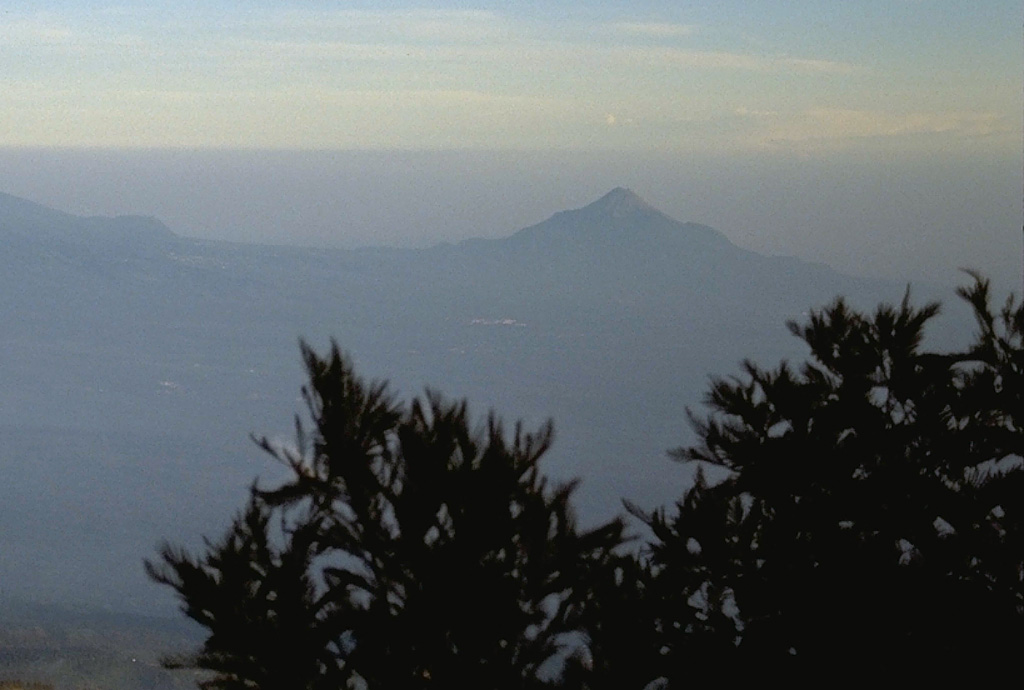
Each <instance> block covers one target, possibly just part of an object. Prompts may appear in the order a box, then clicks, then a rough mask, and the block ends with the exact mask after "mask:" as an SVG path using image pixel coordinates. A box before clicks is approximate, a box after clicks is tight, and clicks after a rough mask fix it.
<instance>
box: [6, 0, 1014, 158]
mask: <svg viewBox="0 0 1024 690" xmlns="http://www.w3.org/2000/svg"><path fill="white" fill-rule="evenodd" d="M506 4H507V3H497V2H484V3H457V2H448V3H345V4H344V8H345V9H337V7H338V6H339V3H329V2H290V3H289V2H275V3H270V2H230V3H228V2H219V3H217V2H193V3H183V2H173V3H172V2H149V3H137V2H136V3H133V2H122V3H104V2H84V3H83V2H76V3H70V2H40V3H26V4H24V5H19V8H18V9H13V10H7V11H4V12H3V13H2V14H0V93H3V96H2V97H0V123H4V126H3V127H2V129H0V146H3V145H6V146H12V145H13V146H66V147H79V146H89V147H94V146H101V147H218V148H302V149H323V148H357V149H396V148H397V149H452V148H471V149H480V148H483V149H551V148H559V149H568V150H572V149H586V150H593V149H613V150H623V149H625V150H645V149H654V150H664V149H666V148H668V149H672V150H680V151H708V150H719V151H720V150H732V151H743V150H758V149H783V150H796V151H806V152H814V151H821V150H833V149H835V148H844V147H850V146H853V145H856V144H857V142H858V141H860V140H868V139H870V140H876V141H877V140H879V139H884V140H886V141H887V144H886V145H887V146H891V145H898V146H905V147H909V148H912V149H922V148H923V149H929V150H948V149H955V148H957V147H968V148H977V147H981V148H982V149H985V150H998V149H999V148H1002V147H1006V146H1017V147H1019V143H1020V138H1021V123H1020V119H1021V97H1020V92H1021V79H1020V66H1021V38H1020V36H1021V34H1020V30H1021V11H1020V5H1019V3H1018V2H1002V1H994V0H991V1H982V2H977V3H963V2H943V1H939V0H917V1H914V0H886V1H881V0H870V1H858V2H843V3H839V2H820V1H818V2H812V1H790V2H717V3H678V2H672V3H669V2H601V3H588V4H586V5H584V6H580V4H579V3H564V2H546V3H539V2H525V3H508V4H511V5H513V7H512V8H508V7H506ZM26 6H27V8H28V9H25V7H26Z"/></svg>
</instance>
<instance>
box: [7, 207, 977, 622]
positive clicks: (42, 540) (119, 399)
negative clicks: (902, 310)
mask: <svg viewBox="0 0 1024 690" xmlns="http://www.w3.org/2000/svg"><path fill="white" fill-rule="evenodd" d="M0 243H2V245H3V247H4V252H3V253H2V254H0V300H2V301H0V309H2V312H3V318H4V323H5V329H4V332H3V334H2V335H0V356H2V362H0V371H2V372H3V374H2V376H3V385H2V387H0V431H2V434H0V468H2V472H3V475H4V477H5V482H4V484H3V488H2V490H0V491H2V492H3V494H2V495H0V505H2V506H3V508H2V511H3V519H4V539H5V547H4V558H3V560H2V562H0V582H2V583H3V588H4V596H5V597H13V598H18V599H21V598H32V599H35V600H41V601H54V602H58V603H75V604H77V605H89V606H96V605H98V606H103V607H106V608H110V609H112V610H122V611H136V612H161V613H167V612H170V611H171V610H172V607H173V602H172V601H171V600H170V598H169V597H168V596H167V594H166V593H165V592H162V591H158V589H157V588H156V587H155V586H153V585H150V584H149V583H148V582H146V580H145V578H144V575H143V573H142V568H141V560H142V558H144V557H146V556H148V555H149V554H150V553H151V552H152V550H153V549H154V547H155V545H156V544H157V542H159V541H160V540H162V539H172V540H184V541H185V542H187V543H197V542H198V539H199V537H200V535H201V534H216V533H217V532H218V531H219V530H220V529H221V528H222V526H223V525H224V524H226V522H227V521H228V520H229V519H230V517H231V515H232V514H233V512H234V511H235V510H236V509H237V507H238V506H239V505H240V504H241V502H242V500H243V498H244V492H245V488H246V487H247V486H248V485H249V484H250V483H251V482H252V481H253V478H254V477H255V476H257V475H260V476H262V477H264V478H268V477H273V476H275V473H276V472H278V471H279V469H280V468H278V467H276V466H274V465H273V464H272V463H270V462H269V461H268V460H267V459H266V458H265V457H264V456H263V455H262V453H261V452H260V451H259V450H258V449H256V448H255V446H254V445H253V444H252V442H251V441H250V440H249V435H250V434H252V433H255V434H260V435H262V434H266V435H268V436H270V437H272V438H274V439H277V440H280V441H281V442H283V443H290V442H291V440H292V436H293V426H292V422H291V420H292V419H293V415H294V414H295V413H297V412H300V411H301V402H300V400H299V397H298V392H299V387H300V385H301V384H302V383H303V376H302V372H301V367H300V362H299V351H298V339H299V338H300V337H301V338H304V339H306V340H307V341H308V342H310V343H311V344H312V345H313V346H314V347H315V348H318V349H320V350H324V349H326V348H327V346H328V345H329V343H330V340H331V339H332V338H334V339H336V340H337V341H338V343H339V344H340V345H341V346H342V347H343V348H344V349H345V350H347V351H348V352H350V353H351V354H352V355H353V357H354V359H355V362H356V365H357V367H358V369H359V371H360V372H361V373H362V374H363V375H365V376H368V377H386V378H389V379H390V380H391V381H392V382H393V384H394V386H395V388H396V390H398V391H399V392H400V393H401V394H402V395H403V396H413V395H418V394H420V393H422V391H423V389H424V387H425V386H429V387H431V388H433V389H435V390H438V391H440V392H442V393H444V394H445V395H447V396H450V397H467V398H468V399H469V402H470V409H471V410H472V411H474V412H475V414H476V416H477V419H479V421H480V422H481V423H482V422H483V421H484V419H485V415H486V413H487V411H488V410H489V409H493V410H495V411H496V412H497V413H498V414H499V415H500V416H501V417H502V418H503V419H504V420H505V421H506V422H507V423H509V424H511V423H512V422H514V421H515V420H516V419H519V418H523V419H525V420H526V422H527V425H528V426H537V425H539V424H540V423H541V422H543V421H544V420H545V419H547V418H549V417H551V418H554V420H555V423H556V432H557V437H556V444H555V447H554V449H553V451H552V453H551V454H550V457H549V459H548V461H547V466H546V467H547V471H548V472H549V473H550V474H551V475H553V476H554V477H555V478H559V479H569V478H572V477H577V476H579V477H581V478H582V479H583V484H582V487H581V490H580V493H579V507H580V511H581V514H582V518H583V519H584V521H587V520H595V519H598V518H605V517H608V516H610V515H611V514H614V513H616V512H618V511H619V510H620V499H622V498H627V499H630V500H633V501H635V502H637V503H638V504H640V505H642V506H648V507H653V506H655V505H659V504H663V503H668V502H671V501H672V500H674V499H675V498H676V497H677V496H678V495H679V492H680V489H681V488H682V487H683V486H685V485H686V483H687V482H688V481H689V476H688V475H686V474H685V473H683V472H682V471H681V470H680V469H679V468H678V467H677V466H675V465H673V464H672V463H671V462H669V461H668V460H666V457H665V451H666V450H668V449H669V448H672V447H676V446H679V445H681V444H683V443H685V442H687V441H688V440H689V439H690V435H689V429H688V425H687V421H686V413H685V409H686V407H687V406H691V407H694V406H698V405H699V404H700V401H701V397H702V395H703V393H704V390H705V388H706V383H707V380H708V376H709V375H710V374H714V373H718V374H729V373H732V372H734V371H736V367H737V364H738V362H739V361H740V360H741V359H743V358H746V357H749V358H753V359H755V360H757V361H761V362H766V363H771V362H774V361H776V360H777V359H779V358H780V357H783V356H799V355H802V354H803V353H802V352H801V351H800V350H799V348H798V347H797V343H796V341H795V340H794V339H793V338H792V337H791V336H790V334H789V333H788V332H787V330H786V327H785V322H786V320H787V319H793V318H800V317H801V315H803V314H804V313H805V312H806V311H807V309H808V308H810V307H813V306H820V305H822V304H824V303H825V302H827V301H829V300H830V299H832V297H834V296H835V295H839V294H842V295H846V296H847V297H849V298H850V299H851V301H853V302H854V303H855V304H857V305H860V306H863V307H872V306H873V305H875V304H876V303H878V302H879V301H881V300H888V301H896V300H899V299H900V298H901V297H902V294H903V290H904V287H905V286H903V285H900V284H896V283H882V282H878V281H868V280H865V279H858V278H853V277H850V276H847V275H843V274H840V273H837V272H835V271H833V270H832V269H830V268H828V267H826V266H824V265H822V264H810V263H806V262H803V261H800V260H797V259H791V258H779V257H774V258H772V257H765V256H763V255H760V254H757V253H754V252H751V251H748V250H744V249H740V248H738V247H736V246H735V245H734V244H732V243H731V242H730V241H729V240H728V239H727V238H726V237H725V236H724V235H722V234H721V233H720V232H718V231H717V230H715V229H713V228H711V227H708V226H704V225H699V224H695V223H683V222H679V221H677V220H674V219H672V218H670V217H668V216H667V215H665V214H664V213H662V212H661V211H659V210H657V209H656V208H654V207H652V206H651V205H649V204H647V203H646V202H645V201H644V200H643V199H641V198H640V197H639V196H637V195H636V194H635V193H633V192H632V191H630V190H627V189H623V188H616V189H614V190H612V191H611V192H609V193H607V194H605V195H604V196H602V197H601V198H600V199H598V200H596V201H594V202H593V203H590V204H588V205H586V206H584V207H582V208H579V209H575V210H568V211H563V212H559V213H556V214H555V215H554V216H552V217H551V218H549V219H548V220H545V221H543V222H541V223H538V224H536V225H533V226H531V227H527V228H525V229H523V230H520V231H518V232H516V233H514V234H512V235H510V236H508V237H504V238H499V239H476V240H467V241H462V242H458V243H455V244H440V245H436V246H433V247H429V248H425V249H393V248H392V249H388V248H376V249H374V248H368V249H361V250H341V249H320V248H300V247H283V246H266V245H256V244H242V243H227V242H217V241H209V240H198V239H190V238H187V237H182V236H180V235H177V234H175V233H174V232H173V231H172V230H171V229H169V228H168V227H167V226H165V225H164V224H163V223H161V222H160V221H158V220H155V219H152V218H145V217H131V216H126V217H116V218H103V217H88V218H86V217H79V216H73V215H68V214H65V213H63V212H60V211H55V210H52V209H49V208H46V207H43V206H39V205H37V204H34V203H32V202H29V201H26V200H24V199H20V198H16V197H12V196H9V195H2V196H0ZM931 296H932V295H930V294H928V291H927V289H925V290H922V291H920V292H918V293H917V294H916V298H917V299H918V300H922V301H923V300H924V299H926V298H928V297H931ZM947 296H948V295H942V297H947ZM950 306H951V307H952V306H954V305H952V304H951V305H950ZM959 319H960V317H959V316H958V313H957V312H956V310H955V309H953V310H951V314H950V316H949V317H948V318H946V319H944V322H946V325H947V327H949V329H950V330H951V331H952V330H954V329H953V326H954V325H955V324H956V323H963V322H965V321H960V320H959ZM961 335H962V334H961ZM936 337H937V338H939V339H942V338H949V337H952V336H950V335H949V333H947V334H946V335H943V334H941V333H938V334H936Z"/></svg>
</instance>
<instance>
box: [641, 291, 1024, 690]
mask: <svg viewBox="0 0 1024 690" xmlns="http://www.w3.org/2000/svg"><path fill="white" fill-rule="evenodd" d="M974 278H975V282H974V284H973V286H972V287H969V288H964V289H961V290H960V294H961V296H962V297H964V298H965V299H966V300H967V301H968V302H969V303H970V304H971V306H972V307H973V309H974V313H975V316H976V319H977V322H978V326H979V331H978V333H977V336H976V341H975V343H974V344H973V345H972V346H971V347H970V348H968V349H967V350H966V351H964V352H957V353H952V354H936V353H929V352H922V351H921V348H920V346H921V341H922V334H923V329H924V327H925V324H926V323H927V321H928V320H929V319H930V318H932V317H933V316H934V315H935V314H936V313H937V311H938V306H937V305H928V306H925V307H923V308H921V309H915V308H914V307H912V306H911V305H910V303H909V299H907V298H904V300H903V303H902V304H901V305H899V306H898V307H892V306H882V307H879V308H878V310H877V311H876V312H875V313H874V314H873V315H864V314H861V313H858V312H856V311H853V310H851V309H850V308H849V307H848V306H847V305H846V304H845V303H844V302H843V301H842V300H838V301H836V302H835V303H833V304H832V305H831V306H829V307H827V308H826V309H824V310H821V311H814V312H812V313H811V315H810V318H809V320H808V321H807V323H805V324H802V325H797V324H792V323H791V324H790V329H791V331H792V332H793V333H794V334H795V335H797V336H798V337H800V338H802V339H803V340H804V341H805V342H806V343H807V345H808V346H809V347H810V352H811V359H810V361H808V362H807V363H805V364H804V365H803V366H801V367H800V368H799V369H798V370H795V369H794V368H792V367H790V366H788V365H786V364H782V365H781V366H779V367H778V368H776V369H774V370H765V369H762V368H760V367H758V366H756V365H754V364H752V363H750V362H747V363H745V364H744V367H743V370H744V373H743V375H742V376H739V377H735V378H730V379H717V380H714V381H713V383H712V386H711V389H710V392H709V394H708V396H707V403H708V405H709V406H710V408H711V410H712V413H711V414H710V416H708V417H706V418H698V417H695V416H693V415H691V418H692V421H693V423H694V425H695V428H696V431H697V432H698V435H699V437H700V440H701V442H700V444H699V445H697V446H694V447H689V448H683V449H679V450H677V451H674V453H673V454H674V456H675V458H676V459H677V460H679V461H681V462H684V463H696V464H697V465H698V466H699V468H700V469H698V471H697V475H696V476H697V480H696V483H695V485H694V486H693V487H692V488H691V489H690V490H689V491H687V492H686V493H685V494H684V495H683V497H682V498H681V500H680V501H679V502H678V503H677V505H676V506H675V508H674V510H672V511H667V510H664V509H661V510H657V511H655V512H654V513H652V514H646V515H645V514H643V513H641V512H640V511H636V510H635V509H634V512H636V513H638V514H640V515H641V517H642V518H643V519H644V520H645V521H646V522H647V524H648V525H649V526H650V527H651V528H652V530H653V534H654V538H653V541H652V543H651V545H650V553H649V557H650V567H651V571H652V573H653V577H652V578H650V579H649V580H648V582H647V584H646V587H647V590H648V594H647V596H648V597H649V598H651V599H652V600H653V601H655V602H656V606H654V607H653V610H654V614H653V618H652V620H650V621H648V625H649V627H653V628H654V629H656V631H657V640H656V642H655V645H656V647H657V650H658V653H659V656H660V662H659V666H658V668H657V669H655V671H652V673H651V674H649V675H650V677H658V676H661V677H663V678H666V679H668V681H669V685H670V686H671V687H682V686H683V683H684V682H685V681H688V680H692V679H693V677H694V669H695V668H696V667H698V666H699V667H700V668H704V669H707V668H713V669H714V672H716V673H719V674H723V675H728V674H750V673H752V672H763V670H764V669H765V668H766V666H765V664H764V662H770V663H771V664H783V665H786V666H790V667H796V666H799V665H801V664H808V663H814V664H819V663H822V662H828V663H830V664H833V666H832V668H833V670H834V671H835V672H842V671H843V670H844V669H850V668H857V669H861V670H863V669H865V668H882V667H883V666H884V665H885V664H899V665H901V666H904V667H907V666H909V667H911V668H919V669H926V668H931V669H932V670H934V669H936V668H945V667H947V666H948V664H950V663H952V662H953V660H958V662H959V663H961V664H977V665H978V666H979V667H985V666H990V665H992V664H998V663H1000V662H1003V663H1011V662H1013V663H1015V660H1016V658H1017V655H1018V654H1019V651H1020V650H1021V649H1024V532H1022V512H1024V471H1022V470H1024V401H1022V394H1024V342H1022V340H1024V309H1022V307H1020V306H1015V304H1014V301H1013V299H1012V297H1011V299H1010V300H1009V301H1008V302H1007V303H1006V305H1005V307H1003V309H1002V310H1001V311H1000V312H999V313H998V314H993V312H992V309H991V307H990V303H989V302H990V299H989V292H990V290H989V285H988V283H987V282H986V281H984V280H983V279H981V278H980V277H978V276H974ZM704 468H707V469H708V472H707V473H705V471H704ZM711 468H716V469H715V470H714V471H713V472H712V471H711ZM723 474H724V475H725V478H724V479H722V480H719V481H717V482H713V481H709V480H708V477H711V476H715V477H722V476H723ZM698 660H699V663H698ZM751 662H761V663H751ZM926 664H928V665H930V666H926Z"/></svg>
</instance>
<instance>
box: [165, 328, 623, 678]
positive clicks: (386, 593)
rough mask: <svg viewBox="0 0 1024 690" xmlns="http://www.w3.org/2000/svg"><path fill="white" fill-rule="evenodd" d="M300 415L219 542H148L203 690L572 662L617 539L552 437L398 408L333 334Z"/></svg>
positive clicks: (460, 415)
mask: <svg viewBox="0 0 1024 690" xmlns="http://www.w3.org/2000/svg"><path fill="white" fill-rule="evenodd" d="M302 352H303V357H304V360H305V364H306V368H307V371H308V374H309V384H308V386H307V387H305V388H304V389H303V396H304V398H305V401H306V404H307V406H308V412H309V415H310V418H311V420H312V427H311V428H310V429H308V430H307V428H306V427H305V426H304V425H303V424H302V423H301V422H300V421H299V420H298V419H297V420H296V428H297V441H298V442H297V447H296V448H295V449H286V448H281V447H278V446H276V445H274V444H273V443H271V442H270V441H269V440H267V439H260V440H259V441H258V442H259V444H260V445H261V446H262V447H263V449H264V450H266V451H267V452H269V453H270V454H271V455H273V456H274V457H275V458H277V459H279V460H280V461H281V462H283V463H284V464H285V465H286V466H287V467H288V468H289V470H290V476H291V478H290V480H289V481H287V482H286V483H284V484H282V485H280V486H276V487H274V488H259V487H258V486H254V487H253V489H252V491H251V493H250V497H249V502H248V506H247V508H246V509H245V510H244V512H243V513H242V514H241V515H240V516H239V517H238V518H237V519H236V521H235V522H234V524H233V526H232V527H231V529H229V530H228V533H227V534H226V535H225V536H224V537H223V538H222V539H221V540H220V541H208V542H207V544H206V549H205V552H204V553H202V554H200V555H198V556H194V555H191V554H189V553H187V552H185V551H183V550H181V549H178V548H174V547H170V546H167V547H164V548H163V550H162V552H161V554H160V555H161V557H160V559H159V561H158V562H147V569H148V571H149V573H150V575H151V576H152V577H153V578H154V579H156V580H157V581H158V582H161V583H164V584H166V585H169V586H171V587H173V588H174V589H175V590H176V591H177V593H178V595H179V596H180V598H181V600H182V602H183V610H184V612H185V613H186V614H187V615H188V616H189V617H190V618H192V619H194V620H196V621H197V622H198V623H200V624H201V625H203V626H204V627H205V628H206V629H207V631H208V637H207V639H206V642H205V644H204V645H203V647H202V649H201V650H200V651H199V652H198V653H197V654H195V655H194V656H192V657H188V658H185V659H178V660H176V662H175V663H177V664H178V665H181V666H190V667H197V668H201V669H206V670H208V671H210V672H211V675H210V676H209V678H208V680H207V681H206V682H205V683H204V684H203V685H202V687H205V688H260V689H261V690H271V689H282V690H284V689H286V688H287V689H289V690H294V689H296V688H317V689H320V688H331V689H332V690H336V689H337V688H343V687H368V688H430V687H434V688H452V687H472V688H532V687H541V686H544V685H547V684H548V682H549V681H552V682H553V681H556V680H557V679H558V677H559V675H560V674H561V675H563V676H564V677H565V678H569V677H570V676H571V677H576V676H580V675H586V673H585V672H584V671H585V670H586V669H585V666H586V665H587V663H589V656H590V655H589V653H588V651H587V650H586V649H585V648H583V647H581V646H580V645H582V644H583V641H585V640H586V639H587V633H588V627H589V626H590V625H591V623H590V620H589V618H588V610H590V609H592V608H593V607H591V606H588V602H589V601H591V600H592V599H593V597H592V593H591V590H592V588H593V586H594V585H593V584H592V583H593V582H596V580H597V578H598V577H600V574H601V573H603V572H604V567H605V565H606V564H607V563H609V562H611V561H612V560H613V559H614V558H615V556H614V553H613V550H614V549H615V547H616V546H617V545H619V544H620V543H621V541H622V526H621V524H620V523H619V522H618V521H614V522H610V523H607V524H604V525H601V526H599V527H598V528H596V529H593V530H589V531H581V530H579V529H578V528H577V526H576V523H575V520H574V518H573V514H572V509H571V505H570V497H571V494H572V492H573V487H574V485H573V484H566V485H561V486H549V485H548V483H547V481H546V479H545V478H544V477H543V476H542V475H541V473H540V471H539V469H538V461H539V460H540V458H541V456H542V455H543V454H544V452H545V451H546V450H547V448H548V446H549V444H550V441H551V426H550V424H548V425H546V426H545V427H543V428H542V429H541V430H540V431H539V432H537V433H533V434H530V433H524V432H523V430H522V429H521V427H520V426H519V425H517V426H516V429H515V431H514V432H513V433H512V434H511V437H510V438H509V437H508V436H507V434H506V433H505V432H504V430H503V428H502V425H501V424H500V422H499V421H498V420H497V419H495V418H494V417H493V416H492V417H491V418H489V419H488V421H487V423H486V425H485V426H484V427H483V428H481V429H477V430H474V429H473V427H472V425H471V422H470V419H469V416H468V414H467V411H466V405H465V403H449V402H445V401H443V400H442V399H441V398H439V397H438V396H436V395H433V394H431V393H428V394H427V396H426V397H425V399H423V400H417V401H415V402H413V403H411V404H410V405H401V404H397V403H396V402H395V401H394V399H393V398H392V397H391V396H390V394H389V393H388V390H387V388H386V386H385V385H384V384H379V383H374V384H366V383H364V382H363V381H362V380H361V379H360V378H358V377H357V376H356V375H355V374H354V373H353V371H352V368H351V366H350V364H349V362H348V361H347V360H346V358H345V357H344V356H342V354H341V353H340V352H339V351H338V348H337V346H334V347H333V348H332V350H331V352H330V354H329V355H328V356H327V357H325V358H321V357H320V356H318V355H317V354H316V353H314V352H313V351H312V350H311V349H310V348H308V347H307V346H305V345H303V348H302Z"/></svg>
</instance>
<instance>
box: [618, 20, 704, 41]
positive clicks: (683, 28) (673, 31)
mask: <svg viewBox="0 0 1024 690" xmlns="http://www.w3.org/2000/svg"><path fill="white" fill-rule="evenodd" d="M610 28H611V29H613V30H615V31H621V32H623V33H627V34H633V35H638V36H650V37H652V38H676V37H679V36H689V35H690V34H692V33H693V32H694V30H695V29H696V27H694V26H693V25H692V24H671V23H667V22H616V23H614V24H611V25H610Z"/></svg>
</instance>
